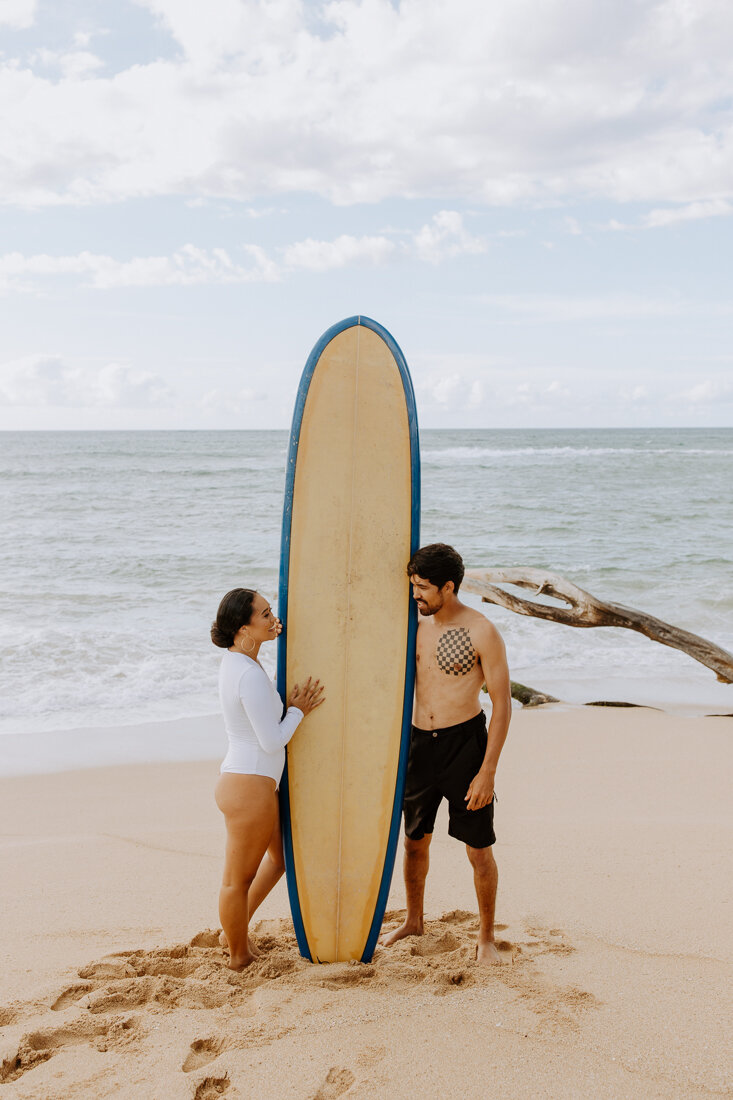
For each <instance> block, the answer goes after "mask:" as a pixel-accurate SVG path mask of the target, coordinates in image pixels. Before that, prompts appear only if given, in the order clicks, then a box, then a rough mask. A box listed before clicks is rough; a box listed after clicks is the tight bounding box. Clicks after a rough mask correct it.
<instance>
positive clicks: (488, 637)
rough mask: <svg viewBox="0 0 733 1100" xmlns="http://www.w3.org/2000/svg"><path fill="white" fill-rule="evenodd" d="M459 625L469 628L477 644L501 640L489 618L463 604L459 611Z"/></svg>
mask: <svg viewBox="0 0 733 1100" xmlns="http://www.w3.org/2000/svg"><path fill="white" fill-rule="evenodd" d="M461 625H462V626H465V627H466V628H467V629H468V630H470V632H471V637H472V638H473V639H474V640H475V641H476V643H477V644H479V645H480V644H481V643H482V642H483V643H485V644H490V643H491V642H497V641H501V634H500V633H499V631H498V630H497V629H496V627H495V626H494V624H493V623H492V621H491V619H488V618H487V617H486V615H483V614H482V613H481V612H480V611H476V609H475V608H473V607H466V606H465V604H464V606H463V611H462V613H461Z"/></svg>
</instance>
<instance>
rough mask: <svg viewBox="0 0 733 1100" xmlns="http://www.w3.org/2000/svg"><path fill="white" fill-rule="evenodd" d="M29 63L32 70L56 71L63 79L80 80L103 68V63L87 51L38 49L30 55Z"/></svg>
mask: <svg viewBox="0 0 733 1100" xmlns="http://www.w3.org/2000/svg"><path fill="white" fill-rule="evenodd" d="M30 63H31V65H32V66H33V67H34V68H39V67H40V68H47V69H56V70H58V72H59V73H61V75H62V76H63V77H65V78H68V79H72V80H75V79H82V78H83V77H85V76H89V75H90V74H92V73H94V72H96V70H97V69H101V68H103V67H104V62H103V61H102V60H101V58H99V57H97V56H96V54H93V53H90V52H89V50H81V49H78V50H68V51H60V50H47V49H43V48H42V49H39V50H36V52H35V53H34V54H32V55H31V58H30Z"/></svg>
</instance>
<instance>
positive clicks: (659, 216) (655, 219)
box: [644, 199, 733, 229]
mask: <svg viewBox="0 0 733 1100" xmlns="http://www.w3.org/2000/svg"><path fill="white" fill-rule="evenodd" d="M728 214H733V203H732V202H727V201H726V200H725V199H710V200H709V201H707V202H691V203H688V204H687V205H686V206H676V207H668V208H667V209H663V210H651V211H650V212H649V213H648V214H647V215H646V217H645V218H644V224H645V225H646V226H647V227H648V228H650V229H656V228H657V227H659V226H665V225H674V224H675V222H685V221H696V220H698V219H699V218H719V217H725V216H727V215H728Z"/></svg>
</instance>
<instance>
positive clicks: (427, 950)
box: [410, 930, 461, 958]
mask: <svg viewBox="0 0 733 1100" xmlns="http://www.w3.org/2000/svg"><path fill="white" fill-rule="evenodd" d="M460 946H461V944H460V941H459V940H458V939H457V938H456V937H455V936H454V935H453V933H452V932H450V931H447V930H446V931H445V932H441V933H438V934H437V935H436V934H435V933H433V934H432V935H431V933H430V932H426V933H425V935H424V936H420V937H419V939H418V940H417V942H416V943H414V944H413V945H412V947H411V948H410V954H411V955H420V956H421V957H422V958H428V957H430V956H431V955H444V954H445V953H446V952H447V951H455V950H456V949H457V948H459V947H460Z"/></svg>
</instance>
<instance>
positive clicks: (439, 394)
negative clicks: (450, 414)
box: [430, 374, 465, 405]
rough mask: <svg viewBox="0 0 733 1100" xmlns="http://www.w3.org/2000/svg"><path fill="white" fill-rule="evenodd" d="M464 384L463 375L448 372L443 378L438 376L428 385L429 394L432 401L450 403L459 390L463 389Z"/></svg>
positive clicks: (441, 403) (443, 403)
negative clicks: (435, 380)
mask: <svg viewBox="0 0 733 1100" xmlns="http://www.w3.org/2000/svg"><path fill="white" fill-rule="evenodd" d="M464 386H465V383H464V379H463V375H461V374H448V375H446V376H445V378H440V379H439V380H438V381H437V382H434V383H433V385H432V386H431V387H430V394H431V397H432V399H433V401H435V402H437V404H438V405H450V404H452V403H453V401H454V400H455V398H456V397H457V396H458V394H459V392H463V391H464Z"/></svg>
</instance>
